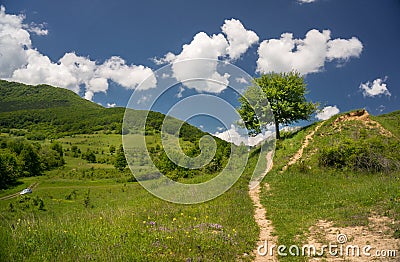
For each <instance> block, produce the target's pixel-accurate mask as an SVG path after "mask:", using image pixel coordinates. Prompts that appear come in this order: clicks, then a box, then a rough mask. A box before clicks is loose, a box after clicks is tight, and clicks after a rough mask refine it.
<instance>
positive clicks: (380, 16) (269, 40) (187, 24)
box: [0, 0, 400, 120]
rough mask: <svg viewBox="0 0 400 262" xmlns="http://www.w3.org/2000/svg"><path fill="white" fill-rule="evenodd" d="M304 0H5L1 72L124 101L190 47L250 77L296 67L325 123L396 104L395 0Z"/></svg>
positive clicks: (399, 87)
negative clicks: (352, 112)
mask: <svg viewBox="0 0 400 262" xmlns="http://www.w3.org/2000/svg"><path fill="white" fill-rule="evenodd" d="M308 2H310V3H301V2H299V1H298V0H275V1H272V0H271V1H267V0H262V1H234V0H229V1H208V0H206V1H154V0H150V1H140V2H139V1H131V0H123V1H120V0H118V1H102V0H91V1H89V0H73V1H50V0H37V1H28V0H19V1H15V0H1V1H0V5H2V6H3V8H2V10H1V13H0V53H1V55H2V56H1V57H2V58H1V60H3V61H1V60H0V77H1V78H3V79H9V80H15V81H21V82H25V83H31V84H37V83H41V82H43V83H49V84H53V85H58V86H61V87H65V88H69V89H71V90H74V91H75V92H77V93H79V94H80V95H81V96H83V97H86V98H87V99H91V100H93V101H94V102H96V103H101V104H102V105H104V106H107V105H108V106H114V105H116V106H126V105H127V102H128V100H129V97H130V95H131V94H132V92H133V90H135V88H136V87H137V85H138V84H139V83H140V82H141V81H142V80H143V79H144V78H145V77H146V76H148V74H149V73H150V74H151V73H152V72H155V71H156V70H157V69H159V68H160V67H161V66H162V65H161V64H160V63H161V62H160V61H161V60H162V61H163V62H164V63H166V62H174V61H178V60H179V59H180V58H182V57H184V58H190V57H191V56H195V55H194V54H193V52H194V51H193V50H195V49H196V50H197V51H198V52H199V53H200V54H205V55H206V56H211V57H210V58H214V57H213V56H215V58H218V57H219V58H220V59H223V60H224V59H225V60H227V61H230V62H231V63H233V64H234V65H237V66H239V67H241V68H242V69H244V70H245V71H246V72H247V73H248V74H250V75H251V76H259V75H260V73H263V72H268V71H270V70H273V71H280V70H282V71H285V70H287V69H297V70H299V71H300V72H301V73H303V74H304V75H305V80H306V82H307V84H308V89H309V94H308V95H307V97H308V98H309V99H310V100H312V101H315V102H320V104H321V108H323V107H326V109H325V111H324V114H320V115H319V118H322V119H323V118H326V117H327V116H329V115H331V114H333V113H336V112H338V111H340V112H344V111H348V110H351V109H355V108H366V109H367V110H368V111H369V112H370V113H371V114H374V115H376V114H381V113H387V112H391V111H394V110H399V109H400V106H399V104H400V103H399V98H398V97H399V95H400V74H399V68H400V67H399V61H400V52H399V48H398V47H399V46H400V34H399V32H400V16H399V14H400V1H398V0H384V1H382V0H376V1H374V0H369V1H365V0H359V1H352V0H315V1H312V0H311V1H308ZM226 21H228V22H226ZM223 25H226V28H227V29H225V31H224V30H223V29H222V28H221V27H222V26H223ZM324 30H325V31H324ZM327 30H329V31H327ZM23 31H24V32H23ZM10 32H11V33H10ZM15 32H19V33H15ZM21 32H22V33H21ZM201 32H203V33H201ZM235 32H236V33H235ZM237 32H239V33H237ZM240 32H242V33H240ZM243 32H244V33H246V34H247V35H246V36H247V38H246V37H245V36H244V34H243ZM285 33H289V34H285ZM282 34H284V35H282ZM213 35H215V36H216V37H214V38H213ZM196 36H197V37H198V42H196V43H195V41H194V38H196ZM1 37H3V40H1ZM7 37H8V38H7ZM201 37H202V38H201ZM200 38H201V39H200ZM10 39H11V40H10ZM239 44H242V48H241V47H240V46H239ZM183 45H187V46H189V47H188V48H187V49H188V50H186V51H187V52H186V53H185V54H184V52H182V50H183V49H182V48H183ZM290 45H293V46H292V47H293V48H292V49H290V48H289V49H288V46H289V47H290ZM285 46H286V47H285ZM190 48H192V49H190ZM285 48H286V49H285ZM189 49H190V50H189ZM198 49H201V50H200V51H199V50H198ZM168 53H171V56H169V57H167V56H166V54H168ZM154 58H156V60H157V59H158V63H157V61H156V62H155V60H154ZM76 64H80V65H83V66H86V67H85V68H86V69H87V71H85V70H86V69H85V68H83V67H82V66H81V67H80V68H79V70H78V69H76V68H74V65H76ZM88 71H90V72H88ZM186 89H187V90H186V95H188V94H190V93H193V92H194V91H196V90H194V89H190V88H189V87H186ZM171 99H172V98H171ZM172 100H173V99H172ZM314 120H315V119H314Z"/></svg>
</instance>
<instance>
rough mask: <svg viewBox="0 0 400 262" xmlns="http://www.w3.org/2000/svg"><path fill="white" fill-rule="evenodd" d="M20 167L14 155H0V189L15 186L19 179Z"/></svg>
mask: <svg viewBox="0 0 400 262" xmlns="http://www.w3.org/2000/svg"><path fill="white" fill-rule="evenodd" d="M18 168H19V167H18V165H17V160H16V157H15V155H14V154H11V153H8V152H6V153H2V154H0V189H4V188H6V187H7V186H9V185H11V184H14V183H15V181H16V179H17V177H18Z"/></svg>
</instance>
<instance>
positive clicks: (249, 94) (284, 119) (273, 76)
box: [238, 71, 318, 139]
mask: <svg viewBox="0 0 400 262" xmlns="http://www.w3.org/2000/svg"><path fill="white" fill-rule="evenodd" d="M259 87H261V90H260V88H259ZM306 93H307V90H306V84H305V82H304V78H303V77H302V76H301V75H300V73H298V72H295V71H292V72H289V73H279V74H278V73H270V74H264V75H262V76H261V77H259V78H255V79H254V83H253V85H252V86H250V87H249V88H248V89H247V90H246V92H245V93H244V96H242V97H240V98H239V101H240V102H241V107H240V108H239V110H238V112H239V114H240V115H241V117H242V119H243V121H244V125H245V126H246V128H247V129H248V130H249V133H250V134H251V135H256V134H258V133H260V132H261V129H262V126H265V125H266V124H269V123H273V122H274V124H275V131H276V138H277V139H280V133H279V125H280V124H283V125H288V124H291V123H294V122H297V121H299V120H309V119H310V115H311V114H312V113H314V112H315V111H316V110H317V107H318V104H314V103H312V102H308V101H307V100H306V98H305V94H306ZM267 100H268V102H269V106H268V104H267ZM269 109H270V110H272V112H273V114H274V119H272V117H270V116H268V114H267V113H268V111H269ZM260 116H261V117H260Z"/></svg>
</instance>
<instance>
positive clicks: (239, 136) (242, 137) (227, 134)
mask: <svg viewBox="0 0 400 262" xmlns="http://www.w3.org/2000/svg"><path fill="white" fill-rule="evenodd" d="M244 132H245V130H241V129H238V128H237V127H235V126H234V125H231V128H230V129H228V130H225V131H224V132H216V133H215V134H214V136H216V137H218V138H221V139H223V140H225V141H227V142H230V143H233V144H235V145H240V144H242V143H243V144H245V145H247V146H255V145H257V144H259V143H260V142H261V141H263V140H265V139H267V138H268V137H270V136H271V135H273V133H272V132H271V131H266V132H264V133H260V134H258V135H256V136H250V137H249V136H247V135H246V133H244Z"/></svg>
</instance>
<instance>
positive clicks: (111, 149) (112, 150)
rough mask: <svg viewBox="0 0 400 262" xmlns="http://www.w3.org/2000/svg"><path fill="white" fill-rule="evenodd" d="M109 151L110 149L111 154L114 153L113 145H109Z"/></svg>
mask: <svg viewBox="0 0 400 262" xmlns="http://www.w3.org/2000/svg"><path fill="white" fill-rule="evenodd" d="M109 151H110V154H111V155H112V154H114V153H115V146H114V145H110V147H109Z"/></svg>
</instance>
